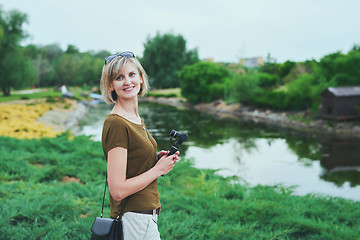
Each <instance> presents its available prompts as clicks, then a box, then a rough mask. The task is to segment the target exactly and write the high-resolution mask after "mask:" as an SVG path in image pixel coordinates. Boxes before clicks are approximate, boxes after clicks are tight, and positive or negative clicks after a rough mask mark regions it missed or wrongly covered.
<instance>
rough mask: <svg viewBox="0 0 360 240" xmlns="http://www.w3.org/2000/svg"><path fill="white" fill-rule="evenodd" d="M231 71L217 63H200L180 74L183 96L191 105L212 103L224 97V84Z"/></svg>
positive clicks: (187, 67) (184, 69) (185, 68)
mask: <svg viewBox="0 0 360 240" xmlns="http://www.w3.org/2000/svg"><path fill="white" fill-rule="evenodd" d="M230 75H231V73H230V71H229V70H228V69H227V68H225V67H223V66H221V65H217V64H215V63H211V62H198V63H195V64H193V65H191V66H185V67H184V68H183V69H182V70H181V71H180V73H179V78H180V81H181V94H182V96H184V97H185V98H186V99H187V100H188V101H189V102H191V103H199V102H211V101H213V100H216V99H222V98H223V97H224V84H225V82H227V79H228V78H230Z"/></svg>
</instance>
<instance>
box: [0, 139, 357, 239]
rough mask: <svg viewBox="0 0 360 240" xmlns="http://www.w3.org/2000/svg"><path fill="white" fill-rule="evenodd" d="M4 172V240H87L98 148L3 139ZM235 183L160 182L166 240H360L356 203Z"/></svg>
mask: <svg viewBox="0 0 360 240" xmlns="http://www.w3.org/2000/svg"><path fill="white" fill-rule="evenodd" d="M0 169H1V174H0V181H1V185H0V200H1V208H2V210H1V212H0V216H1V217H0V236H1V239H9V240H12V239H89V237H90V227H91V224H92V222H93V220H94V218H95V216H99V214H100V210H101V198H102V191H103V187H104V185H103V184H104V177H105V171H106V165H105V161H104V160H103V153H102V149H101V143H99V142H93V141H91V140H90V139H89V138H88V137H84V136H79V137H72V136H71V135H70V134H68V133H64V134H62V135H60V136H58V137H57V138H42V139H32V140H19V139H16V138H9V137H0ZM64 177H67V178H64ZM65 179H72V180H74V181H73V182H66V181H65ZM237 182H238V181H237V179H236V178H234V177H229V178H224V177H220V176H218V175H216V174H215V171H214V170H199V169H196V168H194V167H193V166H192V163H191V161H190V160H182V161H180V162H179V163H177V165H176V167H175V169H174V170H173V171H172V172H171V173H170V174H168V175H166V176H164V177H163V178H159V191H160V195H161V202H162V213H161V215H160V218H159V228H160V232H161V236H162V239H360V238H359V236H360V203H359V202H354V201H350V200H344V199H340V198H327V197H322V196H315V195H306V196H302V197H301V196H294V195H292V194H291V189H289V188H283V187H281V186H256V187H249V186H246V185H242V184H239V183H237ZM108 215H109V203H108V200H106V206H105V216H108Z"/></svg>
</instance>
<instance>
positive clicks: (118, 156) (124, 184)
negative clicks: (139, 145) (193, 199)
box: [107, 147, 179, 201]
mask: <svg viewBox="0 0 360 240" xmlns="http://www.w3.org/2000/svg"><path fill="white" fill-rule="evenodd" d="M178 154H179V153H176V154H174V155H171V156H167V154H166V155H165V154H163V156H162V157H161V158H160V159H159V161H158V162H157V163H156V165H155V166H154V167H152V168H151V169H149V170H148V171H146V172H144V173H142V174H140V175H139V176H136V177H133V178H129V179H126V165H127V149H126V148H122V147H116V148H113V149H111V150H110V151H109V152H108V161H107V173H108V184H109V191H110V194H111V196H112V197H113V198H114V200H116V201H120V200H122V199H124V198H126V197H127V196H130V195H132V194H134V193H136V192H138V191H140V190H142V189H144V188H145V187H146V186H147V185H149V184H150V183H152V182H153V181H154V180H155V179H157V178H158V177H160V176H161V175H164V174H167V173H168V172H170V171H171V170H172V169H173V167H174V165H175V162H176V161H177V160H178V159H179V158H178V156H177V155H178Z"/></svg>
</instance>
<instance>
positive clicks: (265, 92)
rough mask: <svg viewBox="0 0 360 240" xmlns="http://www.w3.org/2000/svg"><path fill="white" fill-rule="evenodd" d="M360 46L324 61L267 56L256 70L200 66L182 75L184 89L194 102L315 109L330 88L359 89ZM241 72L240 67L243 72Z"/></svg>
mask: <svg viewBox="0 0 360 240" xmlns="http://www.w3.org/2000/svg"><path fill="white" fill-rule="evenodd" d="M359 66H360V46H358V45H354V47H353V48H352V49H351V50H350V51H349V52H347V53H341V52H335V53H331V54H328V55H326V56H324V57H323V58H321V59H320V61H316V60H307V61H304V62H292V61H286V62H284V63H277V62H276V60H275V59H273V58H272V57H271V56H270V55H268V57H267V59H266V61H265V64H264V65H263V66H259V67H256V68H246V67H244V66H238V67H237V68H234V67H230V65H229V64H226V63H211V62H199V63H196V64H194V65H191V66H186V67H184V69H182V70H181V71H180V73H179V76H180V79H181V91H182V95H183V96H185V97H186V98H187V99H188V100H189V101H190V102H192V103H198V102H211V101H214V100H217V99H225V100H226V101H227V102H240V103H242V104H244V105H250V106H255V107H263V108H271V109H277V110H305V109H310V110H311V109H312V110H316V109H317V108H318V107H319V105H320V102H321V93H322V92H323V91H324V90H325V89H327V88H328V87H340V86H355V85H360V68H359ZM239 68H240V69H239Z"/></svg>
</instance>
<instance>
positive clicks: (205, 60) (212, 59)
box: [203, 58, 215, 63]
mask: <svg viewBox="0 0 360 240" xmlns="http://www.w3.org/2000/svg"><path fill="white" fill-rule="evenodd" d="M203 61H204V62H212V63H213V62H215V58H205V59H203Z"/></svg>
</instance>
